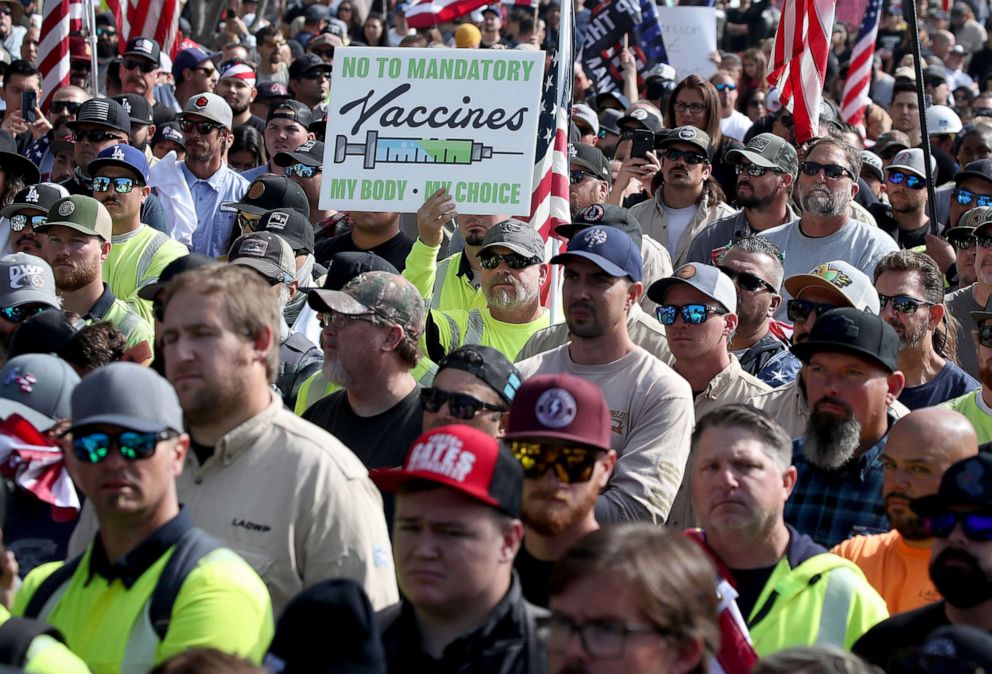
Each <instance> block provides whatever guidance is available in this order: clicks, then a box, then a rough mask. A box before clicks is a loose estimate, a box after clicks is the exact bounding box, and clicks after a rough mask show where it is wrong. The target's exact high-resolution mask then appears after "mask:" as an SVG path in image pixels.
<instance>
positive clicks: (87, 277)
mask: <svg viewBox="0 0 992 674" xmlns="http://www.w3.org/2000/svg"><path fill="white" fill-rule="evenodd" d="M62 264H68V265H69V266H65V267H63V266H56V265H62ZM52 266H53V269H52V271H53V272H54V273H55V285H56V286H58V289H59V290H61V291H63V292H75V291H76V290H79V289H80V288H85V287H86V286H87V285H89V284H90V283H92V282H93V281H94V279H96V278H97V276H98V275H99V274H100V267H101V265H100V261H99V259H97V260H96V261H95V262H90V261H87V260H82V261H80V262H72V261H69V260H65V259H62V260H56V261H55V264H53V265H52Z"/></svg>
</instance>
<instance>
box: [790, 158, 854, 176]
mask: <svg viewBox="0 0 992 674" xmlns="http://www.w3.org/2000/svg"><path fill="white" fill-rule="evenodd" d="M799 169H800V170H801V171H802V172H803V173H805V174H806V175H808V176H815V175H816V174H817V173H819V172H820V171H823V175H825V176H826V177H827V179H828V180H839V179H840V178H841V176H847V177H848V178H850V179H851V180H854V174H853V173H851V172H850V171H848V170H847V169H846V168H844V167H843V166H839V165H837V164H818V163H816V162H815V161H804V162H803V163H802V164H800V165H799Z"/></svg>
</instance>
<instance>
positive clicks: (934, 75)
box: [923, 66, 947, 84]
mask: <svg viewBox="0 0 992 674" xmlns="http://www.w3.org/2000/svg"><path fill="white" fill-rule="evenodd" d="M923 80H924V81H926V80H940V81H941V82H943V83H944V84H947V72H946V71H945V70H944V68H943V66H927V67H926V68H924V69H923Z"/></svg>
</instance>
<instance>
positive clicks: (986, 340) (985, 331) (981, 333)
mask: <svg viewBox="0 0 992 674" xmlns="http://www.w3.org/2000/svg"><path fill="white" fill-rule="evenodd" d="M978 343H979V344H981V345H982V346H987V347H990V348H992V323H982V324H981V325H980V326H978Z"/></svg>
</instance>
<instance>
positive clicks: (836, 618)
mask: <svg viewBox="0 0 992 674" xmlns="http://www.w3.org/2000/svg"><path fill="white" fill-rule="evenodd" d="M852 576H853V573H852V572H851V570H850V569H845V568H843V567H840V568H836V569H833V570H831V571H830V572H829V573H828V574H827V589H826V590H825V591H824V593H823V610H822V611H821V612H820V629H819V632H818V633H817V635H816V644H817V645H821V644H830V645H832V646H837V647H838V648H844V640H845V637H846V636H847V616H848V615H849V614H850V612H851V602H852V601H853V599H854V583H853V582H852V581H853V578H852Z"/></svg>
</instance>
